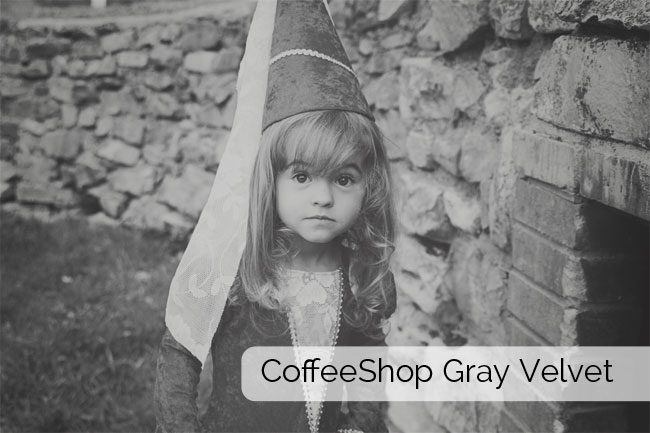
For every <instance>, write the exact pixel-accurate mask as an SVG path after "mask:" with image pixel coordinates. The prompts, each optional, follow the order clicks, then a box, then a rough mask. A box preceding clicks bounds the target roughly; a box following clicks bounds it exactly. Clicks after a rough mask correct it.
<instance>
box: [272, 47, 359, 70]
mask: <svg viewBox="0 0 650 433" xmlns="http://www.w3.org/2000/svg"><path fill="white" fill-rule="evenodd" d="M288 56H311V57H317V58H319V59H323V60H327V61H328V62H330V63H334V64H335V65H337V66H340V67H342V68H343V69H345V70H346V71H348V72H349V73H351V74H352V75H354V76H355V77H356V76H357V74H355V73H354V71H353V70H352V68H351V67H349V66H347V65H346V64H344V63H342V62H339V61H338V60H336V59H335V58H333V57H330V56H328V55H327V54H323V53H321V52H320V51H316V50H309V49H306V48H296V49H293V50H287V51H282V52H281V53H280V54H277V55H275V56H273V57H272V58H271V61H270V62H269V65H272V64H273V63H275V62H277V61H278V60H280V59H283V58H285V57H288Z"/></svg>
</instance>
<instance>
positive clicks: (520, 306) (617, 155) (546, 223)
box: [502, 1, 650, 432]
mask: <svg viewBox="0 0 650 433" xmlns="http://www.w3.org/2000/svg"><path fill="white" fill-rule="evenodd" d="M551 3H552V2H551ZM615 3H619V5H618V8H617V7H616V5H615ZM586 9H589V13H587V12H586ZM555 12H556V13H557V14H558V15H559V17H560V18H563V19H566V20H568V21H571V22H575V23H577V24H578V28H577V29H576V30H575V31H574V32H573V33H572V34H570V35H563V36H560V37H558V38H556V39H555V40H554V41H553V46H552V48H551V49H550V51H549V52H548V53H547V54H546V55H545V57H544V63H543V64H542V62H540V64H539V65H538V72H537V73H538V74H539V82H538V83H537V86H536V98H535V100H536V117H537V119H538V120H537V121H535V122H532V123H531V124H529V125H525V126H523V127H522V128H520V129H519V130H518V131H517V132H516V133H515V138H514V140H515V148H516V151H515V163H516V165H517V170H518V173H519V175H520V178H519V179H518V180H517V185H516V193H515V204H514V209H515V212H514V219H515V223H514V225H513V232H512V257H513V269H512V271H511V273H510V279H509V287H508V296H507V310H508V313H509V316H510V317H509V318H508V330H509V332H508V340H509V343H511V344H516V345H519V344H522V345H528V344H531V345H537V344H552V345H599V346H606V345H612V346H615V345H648V344H649V343H650V342H649V341H648V334H647V327H648V314H649V313H648V287H649V284H648V222H647V221H648V220H649V219H650V212H649V211H648V206H649V205H650V153H649V152H648V145H649V142H648V140H649V138H650V135H649V131H648V128H649V127H650V117H649V116H650V110H648V108H647V107H648V102H650V101H649V99H648V98H649V94H648V91H649V90H648V89H649V88H648V86H649V82H650V81H649V80H648V73H649V72H650V69H649V68H648V65H649V64H650V56H649V52H648V39H647V34H646V33H643V32H639V29H638V26H639V25H640V24H639V22H638V21H636V22H635V24H631V23H630V21H629V18H630V16H631V15H634V16H635V17H636V19H637V20H641V21H644V22H645V23H646V24H645V26H646V29H647V23H648V22H650V16H649V15H648V11H647V10H646V11H645V12H644V13H641V11H638V10H637V11H632V10H630V4H628V5H627V6H626V7H624V6H623V5H622V2H605V1H594V2H584V1H582V2H581V1H557V2H555ZM644 14H645V15H644ZM590 17H592V18H591V19H590V20H589V22H588V23H587V20H588V19H589V18H590ZM626 20H627V21H626ZM647 410H648V408H647V405H625V404H621V403H617V404H608V403H597V404H594V403H591V404H586V403H579V402H578V403H571V404H568V403H563V404H553V405H548V404H546V403H526V404H523V403H508V404H506V412H505V414H504V417H503V418H502V425H503V426H504V427H506V428H508V429H513V430H521V431H529V430H528V429H532V431H551V430H552V429H553V430H555V431H558V430H559V431H567V432H573V431H603V432H605V431H607V432H609V431H642V430H643V429H644V428H645V429H647V428H648V427H647V420H645V421H643V420H642V417H639V414H642V413H644V411H645V413H646V414H647ZM630 429H632V430H630ZM634 429H637V430H634ZM638 429H641V430H638Z"/></svg>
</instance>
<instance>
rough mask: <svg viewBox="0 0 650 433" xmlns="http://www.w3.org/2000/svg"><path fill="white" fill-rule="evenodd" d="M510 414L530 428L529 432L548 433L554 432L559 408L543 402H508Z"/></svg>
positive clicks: (507, 407)
mask: <svg viewBox="0 0 650 433" xmlns="http://www.w3.org/2000/svg"><path fill="white" fill-rule="evenodd" d="M505 407H506V409H507V410H508V413H510V414H511V415H513V416H515V417H516V418H517V419H519V420H520V421H521V422H522V423H524V424H526V426H528V430H526V431H527V432H530V433H547V432H552V431H554V429H553V424H554V421H555V419H556V417H557V412H558V407H553V406H552V405H551V404H549V403H547V402H543V401H506V402H505Z"/></svg>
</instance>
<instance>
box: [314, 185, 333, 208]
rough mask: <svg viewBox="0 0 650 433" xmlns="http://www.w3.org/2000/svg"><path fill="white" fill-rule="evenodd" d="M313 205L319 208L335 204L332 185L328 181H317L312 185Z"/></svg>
mask: <svg viewBox="0 0 650 433" xmlns="http://www.w3.org/2000/svg"><path fill="white" fill-rule="evenodd" d="M311 194H312V203H313V204H315V205H318V206H331V205H332V203H333V202H334V197H333V196H332V190H331V188H330V183H329V182H328V181H327V180H326V179H317V180H315V181H314V182H313V183H312V188H311Z"/></svg>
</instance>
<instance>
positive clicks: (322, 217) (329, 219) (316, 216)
mask: <svg viewBox="0 0 650 433" xmlns="http://www.w3.org/2000/svg"><path fill="white" fill-rule="evenodd" d="M305 219H308V220H322V221H334V220H333V219H332V218H330V217H327V216H325V215H315V216H311V217H308V218H305Z"/></svg>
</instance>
